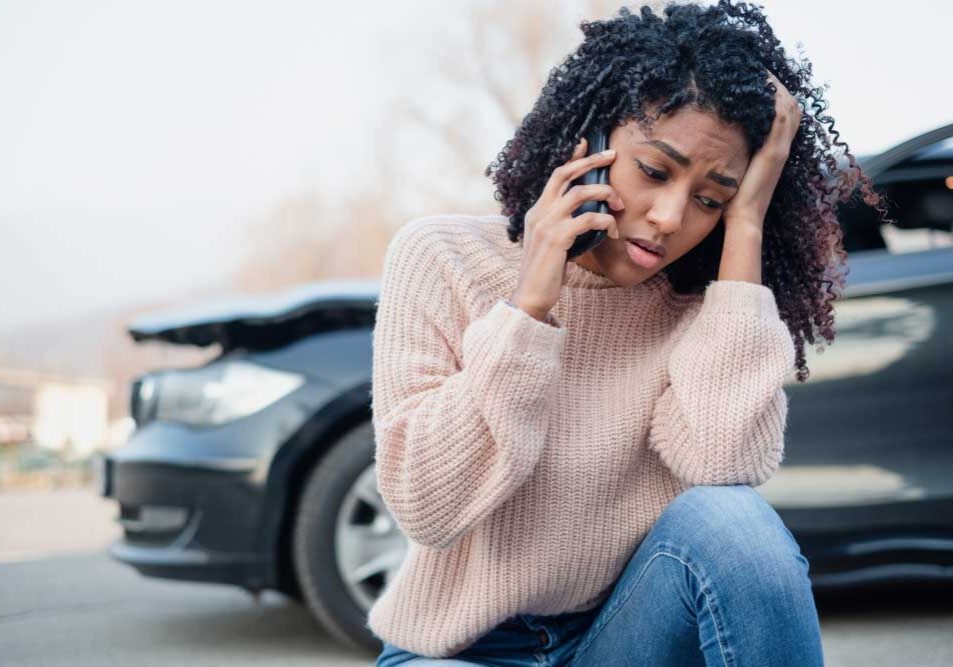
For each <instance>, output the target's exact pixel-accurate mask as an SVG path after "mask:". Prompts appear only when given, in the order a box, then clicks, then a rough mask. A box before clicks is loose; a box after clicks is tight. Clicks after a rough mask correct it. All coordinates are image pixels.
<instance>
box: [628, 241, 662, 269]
mask: <svg viewBox="0 0 953 667" xmlns="http://www.w3.org/2000/svg"><path fill="white" fill-rule="evenodd" d="M625 252H626V254H627V255H628V256H629V259H631V260H632V261H633V262H634V263H636V264H638V265H639V266H641V267H644V268H646V269H654V268H655V267H657V266H658V265H659V264H661V263H662V257H661V256H659V255H657V254H656V253H654V252H649V251H648V250H646V249H645V248H643V247H641V246H639V245H637V244H635V243H632V241H626V242H625Z"/></svg>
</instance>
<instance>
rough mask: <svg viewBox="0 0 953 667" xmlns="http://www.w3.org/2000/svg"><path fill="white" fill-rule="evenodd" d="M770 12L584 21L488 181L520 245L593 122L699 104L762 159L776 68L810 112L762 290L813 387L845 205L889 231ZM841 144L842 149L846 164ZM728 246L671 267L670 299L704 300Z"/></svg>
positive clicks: (833, 292)
mask: <svg viewBox="0 0 953 667" xmlns="http://www.w3.org/2000/svg"><path fill="white" fill-rule="evenodd" d="M762 9H763V6H760V5H754V4H748V3H744V2H738V3H734V2H732V1H731V0H720V1H719V2H718V4H717V5H713V6H707V7H705V6H699V5H697V4H678V3H669V4H668V5H667V6H665V8H664V10H663V13H664V15H665V19H664V20H663V18H662V17H660V16H658V15H656V14H655V13H653V11H652V9H651V8H650V7H649V6H643V7H642V8H641V9H640V11H639V15H634V14H632V12H631V11H630V10H629V9H628V8H627V7H622V8H621V9H619V10H618V13H617V14H616V15H615V16H613V17H612V18H609V19H606V20H599V21H582V22H581V23H580V24H579V27H580V29H581V30H582V32H583V34H584V36H585V37H584V40H583V42H582V43H581V44H580V46H579V47H578V48H577V49H576V51H575V52H573V53H571V54H569V55H568V56H567V57H566V58H565V59H564V60H563V61H562V63H560V64H559V65H558V66H557V67H555V68H553V70H552V71H551V72H550V74H549V77H548V80H547V82H546V84H545V86H544V87H543V90H542V92H541V94H540V96H539V98H538V99H537V100H536V103H535V105H534V106H533V109H532V111H531V112H530V113H529V114H527V115H526V117H525V118H523V120H522V122H521V124H520V126H519V128H518V129H517V130H516V133H515V135H514V137H513V138H512V139H510V140H509V141H507V143H506V145H505V146H504V148H503V149H502V151H501V152H500V153H499V154H498V155H497V157H496V159H495V160H494V161H493V162H491V163H490V164H489V166H487V168H486V171H485V175H486V176H489V177H491V179H492V181H493V183H494V185H495V186H496V189H495V192H494V198H495V199H496V201H498V202H501V204H502V207H501V213H502V215H504V216H507V217H508V218H509V224H508V227H507V234H508V236H509V239H510V241H512V242H514V243H517V242H519V241H520V238H521V237H522V234H523V217H524V216H525V214H526V211H527V210H529V209H530V208H531V207H532V206H533V204H534V203H535V202H536V200H537V199H538V198H539V196H540V194H541V193H542V191H543V188H544V186H545V185H546V182H547V181H548V180H549V178H550V175H551V174H552V172H553V170H554V169H555V168H556V167H558V166H559V165H561V164H563V163H565V162H566V161H567V160H569V159H570V157H571V155H572V152H573V149H574V147H575V146H576V145H577V144H578V142H579V140H580V138H581V137H583V136H586V135H587V133H588V132H589V131H590V129H591V127H593V126H594V124H596V126H602V127H604V128H608V129H609V130H611V128H612V127H614V126H617V125H623V124H625V123H626V122H628V121H629V120H631V119H633V118H634V119H636V120H637V121H638V123H639V124H640V125H641V126H642V127H650V126H651V124H652V121H653V120H654V119H657V118H658V117H661V116H662V115H664V114H666V113H668V112H672V111H675V110H676V109H678V108H680V107H682V106H683V105H686V104H691V105H693V107H694V108H697V109H699V110H706V111H711V112H714V113H715V114H716V115H717V116H718V117H719V118H721V119H722V120H724V121H726V122H730V123H737V124H738V126H739V127H740V128H741V129H742V131H743V134H744V136H745V138H746V140H747V143H748V149H749V151H750V153H749V154H750V155H753V154H754V153H755V152H756V151H757V150H758V149H759V148H760V147H761V146H762V145H763V143H764V141H765V139H766V137H767V135H768V132H769V130H770V129H771V124H772V122H773V120H774V116H775V108H774V86H773V84H771V83H768V79H767V75H766V72H765V69H767V70H770V71H771V72H772V73H773V74H774V75H775V76H776V77H777V78H778V79H779V80H780V81H781V83H782V84H783V85H784V86H785V87H786V88H787V89H788V91H789V92H790V93H791V95H792V96H794V97H795V99H797V100H798V103H799V104H800V106H801V107H802V109H803V110H804V113H803V114H802V117H801V123H800V125H799V127H798V130H797V132H796V134H795V136H794V139H793V141H792V144H791V148H790V153H789V156H788V160H787V162H786V163H785V165H784V168H783V170H782V173H781V176H780V180H779V181H778V184H777V187H776V188H775V191H774V195H773V197H772V199H771V203H770V205H769V207H768V210H767V213H766V215H765V220H764V226H763V233H762V280H763V284H765V285H766V286H767V287H769V288H770V289H771V290H772V291H773V292H774V294H775V297H776V300H777V304H778V311H779V314H780V316H781V318H782V320H784V322H785V324H786V325H787V327H788V329H789V331H790V332H791V336H792V339H793V341H794V345H795V350H796V366H797V369H798V372H797V380H798V381H800V382H804V381H806V380H807V378H808V376H809V375H810V370H809V369H808V368H807V364H806V362H805V355H804V345H805V341H807V342H809V343H811V344H814V342H815V333H819V334H820V335H822V336H823V337H824V338H825V339H826V340H827V342H828V343H832V342H833V341H834V336H835V333H834V315H833V301H834V300H835V299H837V298H839V297H840V296H842V295H843V289H844V285H845V282H846V275H847V272H848V269H847V265H846V259H847V253H846V252H845V250H844V246H843V235H842V231H841V227H840V225H839V223H838V221H837V216H836V210H835V207H836V205H837V203H838V202H846V201H847V200H849V199H850V198H851V197H852V195H853V194H854V193H855V192H856V191H857V184H858V182H859V183H860V195H861V197H862V199H863V201H864V202H865V203H866V204H868V205H870V206H872V207H875V208H876V210H877V212H878V214H879V217H880V219H881V220H884V221H886V222H889V220H888V219H887V217H886V215H887V207H886V205H885V204H884V202H883V201H882V200H881V195H880V194H879V193H878V192H876V191H875V190H874V186H873V184H872V182H871V181H870V179H869V178H868V177H867V175H866V174H864V173H863V172H862V170H861V168H860V167H859V166H858V164H857V162H856V160H855V159H854V156H853V155H852V154H851V153H850V151H849V148H848V146H847V144H846V143H844V142H842V141H839V137H840V133H839V132H837V131H836V130H834V119H833V118H831V117H830V116H826V115H823V114H824V111H825V110H826V109H827V107H828V103H827V101H826V100H825V99H824V91H823V89H821V88H818V87H815V86H813V85H812V84H811V81H810V78H811V68H812V65H811V63H810V61H809V60H807V59H806V58H804V59H803V60H802V61H801V62H799V61H796V60H794V59H789V58H787V57H786V55H785V52H784V49H783V48H782V47H781V46H780V42H779V40H778V39H777V38H776V37H775V35H774V32H773V30H772V29H771V27H770V26H769V25H768V23H767V20H766V19H765V16H764V14H763V13H762V11H761V10H762ZM648 110H651V111H652V114H651V115H650V114H648V113H646V112H647V111H648ZM825 124H826V125H827V126H828V127H827V128H825ZM828 132H829V133H830V134H831V135H833V139H831V137H830V136H829V134H828ZM832 146H841V147H843V149H844V154H843V156H842V157H843V158H846V163H847V164H846V165H845V164H844V161H845V160H843V159H842V160H838V158H837V156H835V155H834V154H833V149H832ZM723 242H724V221H723V220H720V221H719V222H718V224H717V225H716V226H715V228H714V229H713V230H712V232H711V233H710V234H709V235H708V236H707V237H706V238H705V239H704V240H703V241H702V242H700V243H699V244H698V245H696V246H695V247H694V248H693V249H692V250H690V251H689V252H687V253H686V254H685V255H684V256H682V257H680V258H679V259H678V260H676V261H675V262H673V263H672V264H670V265H668V266H666V267H664V268H663V269H662V270H663V271H664V272H665V273H666V274H667V275H668V278H669V280H670V281H671V283H672V286H673V289H675V290H676V292H678V293H681V294H690V293H698V294H700V293H703V292H704V290H705V287H706V286H707V284H708V283H709V282H710V281H712V280H714V279H715V278H716V276H717V272H718V266H719V263H720V260H721V249H722V244H723ZM821 346H822V348H823V343H821Z"/></svg>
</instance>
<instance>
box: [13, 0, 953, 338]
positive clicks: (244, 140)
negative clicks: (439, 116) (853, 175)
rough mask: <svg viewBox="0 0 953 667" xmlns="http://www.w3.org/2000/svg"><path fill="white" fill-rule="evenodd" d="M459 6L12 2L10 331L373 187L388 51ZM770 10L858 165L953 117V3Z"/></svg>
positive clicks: (162, 276)
mask: <svg viewBox="0 0 953 667" xmlns="http://www.w3.org/2000/svg"><path fill="white" fill-rule="evenodd" d="M513 1H518V0H513ZM463 2H464V0H456V1H455V2H439V1H438V0H413V1H404V2H400V1H390V2H380V1H379V2H371V1H369V0H364V1H363V2H361V3H360V4H357V3H333V2H327V1H321V2H314V1H301V2H292V1H288V0H271V1H269V2H255V3H252V2H246V1H243V0H232V1H230V2H221V1H211V0H190V1H188V2H182V1H181V0H166V1H164V2H158V1H153V2H146V1H136V2H118V1H117V2H107V1H105V0H84V2H82V3H77V2H69V1H66V0H62V1H59V2H55V1H52V0H5V1H4V2H3V3H2V4H0V90H2V91H3V99H4V102H3V104H0V146H2V147H3V149H2V150H0V248H2V257H3V260H2V261H0V296H2V298H3V305H2V309H0V312H2V313H3V317H2V318H0V329H2V330H8V329H14V328H16V327H18V326H21V325H26V324H33V323H37V322H43V321H46V320H48V319H50V318H59V317H64V316H72V315H79V314H81V313H84V312H87V311H90V310H92V309H101V308H104V307H107V306H110V305H116V304H135V303H136V302H139V301H143V302H146V301H149V300H152V299H155V298H162V296H163V295H166V294H169V293H174V292H176V291H179V290H186V289H188V288H189V287H191V286H194V285H196V284H203V283H209V284H210V283H214V282H216V281H219V280H221V277H222V275H223V274H224V273H225V272H226V271H227V270H228V269H229V268H230V267H231V266H232V265H233V263H234V262H235V261H236V259H237V256H238V253H239V251H240V249H241V248H240V246H239V243H240V238H241V229H242V226H243V225H245V224H247V223H248V221H250V220H252V219H253V218H255V216H259V215H261V214H262V213H263V212H264V211H266V210H268V209H269V207H271V206H272V205H274V204H275V203H276V202H278V201H279V200H280V199H281V198H282V197H286V196H288V195H292V194H294V193H296V192H300V191H302V190H307V189H308V188H311V187H314V186H316V185H318V184H325V185H327V184H339V185H340V187H342V188H346V184H347V183H348V182H349V181H351V180H354V179H359V178H360V177H361V169H362V167H363V166H365V165H366V164H368V161H369V160H373V159H374V150H375V147H374V146H373V145H370V143H369V142H368V140H367V138H366V137H365V132H364V131H363V130H364V129H365V128H367V127H369V126H370V125H371V124H372V123H380V122H386V116H384V117H383V118H382V116H381V114H382V111H381V110H380V109H379V108H378V107H379V106H380V105H378V104H374V103H373V102H374V101H375V100H377V99H378V95H379V94H380V93H381V91H382V89H385V88H386V89H388V90H389V91H391V92H393V91H395V90H396V91H398V94H400V91H401V90H404V89H405V90H407V91H411V90H412V89H413V86H414V81H413V76H414V72H416V71H418V70H417V69H416V68H415V67H414V66H411V63H413V62H414V57H415V56H421V55H423V54H425V53H426V51H425V50H424V48H423V46H422V47H421V49H420V52H419V53H412V52H404V53H396V54H390V55H388V58H396V59H398V62H399V61H400V59H406V62H407V63H408V67H407V70H406V71H407V72H408V74H407V79H406V80H399V78H395V79H394V80H390V79H391V77H388V80H386V81H385V80H381V78H380V77H377V76H375V67H376V63H377V59H379V58H380V57H381V55H382V54H381V45H382V44H386V43H391V42H388V41H387V40H388V39H389V38H390V39H393V38H394V36H398V35H399V36H402V37H401V40H402V41H401V43H404V44H408V45H413V44H421V45H426V43H427V42H428V40H429V39H432V38H434V36H435V35H439V33H440V32H441V31H443V30H449V29H450V28H451V27H453V29H455V30H459V29H466V26H461V25H460V22H459V15H460V11H459V9H460V6H461V4H463ZM759 4H763V5H764V7H765V12H766V14H767V16H768V20H769V22H770V23H771V25H772V26H773V27H774V28H775V30H776V32H777V34H778V36H779V38H780V39H781V40H782V43H783V44H784V46H785V47H786V48H787V49H789V53H790V54H791V55H797V50H796V48H795V44H796V43H797V42H801V43H802V45H803V47H804V53H805V55H806V56H807V57H808V58H809V59H810V60H811V61H812V62H813V64H814V70H813V71H814V77H815V81H816V82H818V83H821V82H827V83H828V84H829V85H830V87H829V89H828V92H827V97H828V99H829V101H830V102H831V106H830V108H829V110H828V113H830V114H831V115H833V116H834V117H835V118H836V119H837V125H836V129H837V130H838V131H840V132H841V138H842V139H843V140H846V141H848V143H849V144H850V146H851V148H852V150H853V152H854V153H855V154H863V153H867V152H874V151H878V150H882V149H884V148H886V147H888V146H889V145H891V144H892V143H895V142H897V141H900V140H902V139H905V138H909V137H911V136H913V135H915V134H918V133H920V132H923V131H925V130H928V129H931V128H933V127H936V126H938V125H942V124H946V123H950V122H953V104H951V102H953V91H951V89H950V87H949V86H947V85H945V84H944V82H946V81H949V75H948V73H947V71H946V65H947V64H948V58H947V57H946V56H947V54H946V53H944V52H943V51H941V49H943V46H944V45H945V44H946V42H947V40H948V35H947V33H948V30H949V26H950V25H951V24H953V21H951V20H953V3H947V2H942V1H936V0H935V1H931V2H927V1H926V0H908V1H907V2H905V3H903V12H902V13H898V12H897V10H896V8H895V7H896V5H893V4H892V3H880V2H873V3H872V2H869V1H859V0H850V1H847V0H838V1H836V2H832V1H831V0H826V1H821V0H779V1H775V2H763V3H759ZM629 6H630V7H631V6H633V3H630V4H629ZM566 20H567V21H574V20H576V17H575V16H573V15H571V13H568V12H567V16H566ZM407 35H410V37H407ZM414 35H417V36H419V37H418V39H417V40H416V41H415V40H414V39H413V36H414ZM408 48H411V47H408ZM553 65H555V63H553ZM406 94H412V93H411V92H408V93H406ZM527 111H528V109H527ZM475 177H480V176H479V175H475Z"/></svg>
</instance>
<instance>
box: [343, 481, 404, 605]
mask: <svg viewBox="0 0 953 667" xmlns="http://www.w3.org/2000/svg"><path fill="white" fill-rule="evenodd" d="M334 532H335V535H334V550H335V556H336V558H337V567H338V573H339V576H340V577H341V581H342V582H343V583H344V586H345V588H346V589H347V591H348V593H349V594H350V596H351V597H352V598H353V599H354V601H355V602H356V603H357V604H358V605H359V606H360V607H361V608H362V609H363V610H364V611H365V612H367V611H368V610H370V608H371V606H373V604H374V601H375V600H376V599H377V597H378V596H379V595H380V593H381V591H382V590H383V588H384V587H385V586H387V584H388V582H390V581H391V579H393V577H394V575H396V574H397V570H398V569H400V565H401V563H402V562H403V561H404V555H405V554H406V553H407V538H406V537H405V536H404V534H403V533H402V532H400V528H399V527H398V526H397V522H396V521H395V520H394V518H393V516H392V515H391V513H390V511H389V510H388V509H387V507H386V506H385V505H384V500H383V499H382V498H381V496H380V493H378V491H377V472H376V469H375V467H374V465H373V464H371V465H370V466H368V467H367V468H366V469H365V470H364V472H362V473H361V474H360V475H359V476H358V478H357V479H356V480H355V482H354V484H353V485H352V486H351V488H350V489H349V490H348V492H347V494H346V495H345V496H344V499H343V501H342V502H341V508H340V510H339V511H338V516H337V521H336V522H335V531H334Z"/></svg>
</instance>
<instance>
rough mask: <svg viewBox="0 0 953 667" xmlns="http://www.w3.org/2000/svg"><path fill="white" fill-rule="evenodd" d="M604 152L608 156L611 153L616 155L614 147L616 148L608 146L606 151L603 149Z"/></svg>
mask: <svg viewBox="0 0 953 667" xmlns="http://www.w3.org/2000/svg"><path fill="white" fill-rule="evenodd" d="M602 154H603V155H605V156H606V157H608V156H610V155H615V149H614V148H607V149H605V150H604V151H602Z"/></svg>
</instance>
